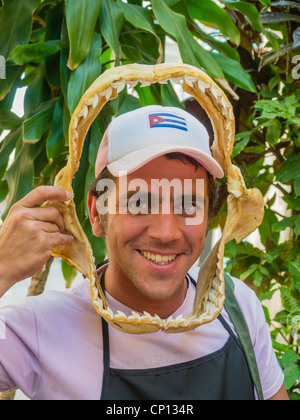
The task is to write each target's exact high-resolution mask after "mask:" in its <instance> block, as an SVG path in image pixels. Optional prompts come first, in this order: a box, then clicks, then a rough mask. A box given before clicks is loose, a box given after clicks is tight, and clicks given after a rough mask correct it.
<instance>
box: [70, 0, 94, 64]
mask: <svg viewBox="0 0 300 420" xmlns="http://www.w3.org/2000/svg"><path fill="white" fill-rule="evenodd" d="M101 3H102V0H65V4H66V17H67V26H68V33H69V39H70V56H69V62H68V66H69V67H70V69H72V70H75V69H76V68H77V67H78V66H79V65H80V64H81V63H82V61H83V60H84V59H85V58H86V56H87V55H88V53H89V51H90V48H91V44H92V40H93V34H94V31H95V27H96V23H97V20H98V18H99V15H100V9H101Z"/></svg>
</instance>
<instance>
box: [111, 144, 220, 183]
mask: <svg viewBox="0 0 300 420" xmlns="http://www.w3.org/2000/svg"><path fill="white" fill-rule="evenodd" d="M172 152H180V153H183V154H185V155H188V156H191V157H192V158H194V159H195V160H197V161H198V162H199V163H200V164H201V165H202V166H203V167H204V168H205V169H206V170H207V171H208V172H209V173H210V174H211V175H213V176H214V177H215V178H223V177H224V172H223V169H222V168H221V166H220V165H219V163H218V162H217V161H216V160H215V159H214V158H213V157H211V156H209V155H208V154H207V153H205V152H201V151H200V150H199V149H195V148H193V147H178V145H170V144H169V145H161V146H157V145H155V146H148V147H144V148H142V149H138V150H135V151H134V152H131V153H128V154H127V155H126V156H123V157H122V158H120V159H118V160H116V161H114V162H112V163H109V164H108V165H107V168H108V170H109V171H110V173H111V174H112V175H114V176H116V177H119V176H120V173H121V172H126V173H128V174H129V173H132V172H134V171H136V170H137V169H139V168H141V167H142V166H144V165H146V164H147V163H149V162H151V161H152V160H153V159H156V158H158V157H159V156H162V155H165V154H166V153H172Z"/></svg>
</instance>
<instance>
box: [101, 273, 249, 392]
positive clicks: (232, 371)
mask: <svg viewBox="0 0 300 420" xmlns="http://www.w3.org/2000/svg"><path fill="white" fill-rule="evenodd" d="M189 277H190V276H189ZM190 280H191V281H192V283H193V284H194V286H196V283H195V281H194V280H193V279H192V278H191V277H190ZM101 285H102V289H103V290H104V273H103V275H102V278H101ZM218 320H219V321H220V322H221V324H222V325H223V326H224V328H225V329H226V330H227V331H228V333H229V339H228V341H227V343H226V344H225V345H224V347H223V348H221V349H220V350H218V351H216V352H214V353H212V354H209V355H207V356H204V357H200V358H199V359H196V360H192V361H189V362H185V363H179V364H175V365H171V366H165V367H159V368H152V369H133V370H131V369H113V368H111V367H110V350H109V332H108V330H109V328H108V324H107V322H106V321H105V320H104V319H103V318H102V335H103V362H104V373H103V382H102V394H101V400H254V399H255V395H254V384H253V381H252V378H251V374H250V372H249V368H248V364H247V361H246V357H245V354H244V351H243V347H242V345H241V343H240V341H239V339H238V338H237V337H236V335H235V334H234V332H233V331H232V330H231V328H230V327H229V325H228V324H227V322H226V321H225V319H224V318H223V317H222V316H221V315H219V317H218Z"/></svg>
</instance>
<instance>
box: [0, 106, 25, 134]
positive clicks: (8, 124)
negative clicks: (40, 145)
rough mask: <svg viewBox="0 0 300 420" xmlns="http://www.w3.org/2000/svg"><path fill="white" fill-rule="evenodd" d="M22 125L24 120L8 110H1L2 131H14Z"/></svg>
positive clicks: (0, 123)
mask: <svg viewBox="0 0 300 420" xmlns="http://www.w3.org/2000/svg"><path fill="white" fill-rule="evenodd" d="M21 123H22V119H21V118H19V117H18V116H17V115H16V114H14V113H13V112H11V111H9V110H8V109H0V129H1V130H14V129H15V128H18V127H19V126H20V125H21Z"/></svg>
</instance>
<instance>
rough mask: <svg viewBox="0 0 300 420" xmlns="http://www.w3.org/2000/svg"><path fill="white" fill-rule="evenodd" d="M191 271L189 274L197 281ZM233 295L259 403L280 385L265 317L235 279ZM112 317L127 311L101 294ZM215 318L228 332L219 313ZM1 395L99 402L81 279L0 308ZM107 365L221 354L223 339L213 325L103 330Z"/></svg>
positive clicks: (187, 305)
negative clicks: (13, 391) (253, 362)
mask: <svg viewBox="0 0 300 420" xmlns="http://www.w3.org/2000/svg"><path fill="white" fill-rule="evenodd" d="M197 271H198V268H197V267H192V269H191V270H190V274H191V276H192V277H193V278H194V279H197ZM234 283H235V295H236V298H237V301H238V303H239V305H240V307H241V309H242V311H243V314H244V317H245V319H246V322H247V324H248V326H249V331H250V335H251V339H252V343H253V347H254V350H255V354H256V358H257V363H258V368H259V372H260V376H261V382H262V388H263V393H264V398H265V399H268V398H271V397H272V396H273V395H275V394H276V393H277V392H278V391H279V389H280V388H281V386H282V384H283V379H284V378H283V373H282V371H281V369H280V367H279V365H278V362H277V360H276V357H275V354H274V351H273V348H272V342H271V337H270V333H269V330H268V326H267V324H266V322H265V317H264V313H263V310H262V307H261V305H260V302H259V301H258V299H257V297H256V295H255V293H254V292H253V291H252V290H251V289H249V288H248V287H247V286H246V285H245V284H244V283H242V282H241V281H239V280H236V279H234ZM194 295H195V288H194V286H193V285H191V284H190V285H189V287H188V291H187V295H186V298H185V301H184V303H183V304H182V306H181V307H180V308H179V309H178V310H177V311H176V312H175V313H174V314H173V318H174V317H176V316H178V315H180V314H183V315H188V314H189V313H190V312H191V310H192V306H193V302H194ZM106 297H107V301H108V304H109V306H110V307H111V308H112V310H113V311H114V312H116V311H117V310H121V311H122V312H124V313H125V314H126V315H129V314H130V313H131V309H129V308H127V307H125V306H124V305H122V304H120V303H119V302H117V301H116V300H115V299H114V298H112V297H111V296H109V295H108V294H106ZM222 315H223V317H224V318H225V320H226V321H227V322H228V324H229V325H230V327H231V328H232V329H234V327H233V325H232V323H231V322H230V319H229V317H228V315H227V313H226V311H225V309H223V311H222ZM0 320H1V321H2V328H1V331H2V333H1V335H0V391H5V390H7V389H10V388H18V389H20V390H21V391H23V393H24V394H25V395H27V396H28V397H29V398H30V399H33V400H99V399H100V396H101V391H102V375H103V343H102V325H101V318H100V317H99V315H98V314H97V313H96V311H95V309H94V307H93V305H92V301H91V298H90V288H89V282H88V280H83V281H82V283H80V284H79V285H78V286H76V287H74V288H72V289H70V290H68V291H66V292H57V291H48V292H45V293H44V294H43V295H41V296H38V297H30V298H26V299H25V300H24V301H23V302H22V303H21V304H19V305H18V306H8V307H5V308H1V309H0ZM109 337H110V359H111V364H110V366H111V367H113V368H119V369H149V368H156V367H161V366H167V365H173V364H178V363H183V362H187V361H190V360H194V359H198V358H200V357H202V356H206V355H207V354H210V353H213V352H215V351H217V350H219V349H221V348H222V347H223V346H224V345H225V343H226V342H227V340H228V337H229V334H228V332H227V331H226V330H225V329H224V327H223V326H222V324H221V323H220V321H218V320H215V321H213V322H211V323H209V324H206V325H203V326H200V327H198V328H197V329H196V330H194V331H189V332H185V333H179V334H168V333H165V332H162V331H159V332H157V333H153V334H145V335H129V334H125V333H122V332H119V331H117V330H116V329H114V328H112V327H109Z"/></svg>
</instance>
